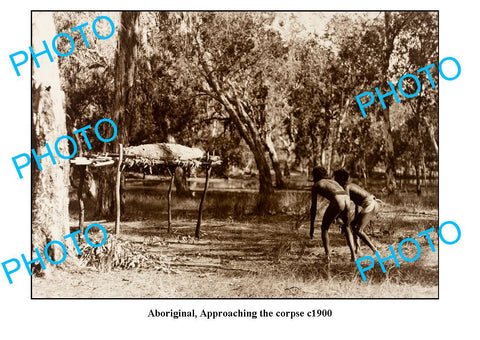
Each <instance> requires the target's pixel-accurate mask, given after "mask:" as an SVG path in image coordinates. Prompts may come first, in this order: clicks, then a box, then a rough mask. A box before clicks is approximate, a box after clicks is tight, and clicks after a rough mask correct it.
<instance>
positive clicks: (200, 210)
mask: <svg viewBox="0 0 480 340" xmlns="http://www.w3.org/2000/svg"><path fill="white" fill-rule="evenodd" d="M211 170H212V167H211V166H210V164H207V165H206V171H205V188H203V194H202V198H201V200H200V206H199V207H198V220H197V227H196V228H195V238H198V239H199V238H200V226H201V225H202V210H203V201H204V200H205V196H206V195H207V188H208V179H209V178H210V171H211Z"/></svg>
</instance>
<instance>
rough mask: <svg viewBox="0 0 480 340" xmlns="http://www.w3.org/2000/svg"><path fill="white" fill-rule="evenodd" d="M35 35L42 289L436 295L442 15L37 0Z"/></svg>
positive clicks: (34, 218)
mask: <svg viewBox="0 0 480 340" xmlns="http://www.w3.org/2000/svg"><path fill="white" fill-rule="evenodd" d="M442 32H443V31H442ZM31 38H32V40H31V44H32V45H31V48H30V50H29V49H28V48H26V49H25V51H20V52H17V53H13V52H14V51H12V53H13V54H11V55H10V60H11V63H12V65H13V69H12V72H15V73H16V76H17V77H29V74H28V72H30V69H31V76H32V78H31V114H32V117H31V149H32V152H31V154H30V151H29V150H28V149H26V150H25V151H26V152H28V153H20V152H19V153H18V155H16V154H12V156H11V159H12V160H13V165H14V168H15V169H14V174H15V176H17V178H16V180H18V181H20V180H22V178H23V177H25V176H27V175H28V176H30V174H31V198H32V200H31V212H32V215H31V223H32V224H31V254H29V253H28V252H29V251H27V250H26V249H25V251H26V253H25V254H26V255H27V257H28V258H30V256H28V255H31V260H30V261H27V260H26V259H25V258H24V259H23V262H24V263H22V264H21V265H22V266H24V265H25V267H26V268H22V269H21V270H22V271H24V272H25V273H23V274H22V275H27V274H26V272H27V270H28V271H31V272H29V274H31V284H32V286H31V298H32V299H65V298H68V299H105V298H112V299H139V298H148V299H157V298H161V299H438V298H439V256H440V255H439V254H440V250H439V243H441V241H440V239H442V241H443V238H442V235H441V234H440V235H439V232H438V226H439V84H440V81H442V82H444V80H448V81H450V80H453V79H455V74H456V71H455V70H457V71H458V72H457V77H458V75H459V74H460V65H459V63H458V61H457V59H455V58H453V57H446V56H448V55H449V54H446V55H442V57H445V58H444V59H440V58H439V11H436V10H435V11H379V10H377V11H375V10H371V11H363V12H360V11H184V12H180V11H172V12H167V11H122V12H119V11H102V12H95V11H39V10H33V11H32V12H31ZM22 52H23V53H22ZM453 56H455V55H453ZM455 65H456V66H457V69H456V68H455ZM452 67H453V71H452V72H449V71H450V70H451V68H452ZM447 69H448V72H447ZM12 74H14V73H12ZM14 76H15V75H14ZM443 84H444V83H442V85H443ZM448 85H450V84H448ZM442 123H443V121H442ZM442 126H443V125H442ZM442 150H443V144H442ZM8 161H9V162H10V159H9V160H8ZM9 167H11V168H13V166H12V165H11V162H10V165H9ZM15 170H16V171H15ZM12 179H13V178H12ZM442 209H443V205H442ZM439 236H440V237H439ZM444 243H445V241H444ZM442 246H443V244H442ZM442 250H443V248H442ZM4 263H5V262H4ZM14 264H15V263H13V262H12V263H10V264H8V268H9V270H10V271H9V272H8V270H7V269H6V267H5V266H6V265H4V270H5V271H6V273H7V274H6V275H7V278H8V280H9V281H10V283H12V282H13V284H14V283H15V280H17V278H18V277H20V274H19V273H15V270H14V269H13V267H14ZM18 265H19V266H20V261H18ZM17 270H20V269H17ZM17 275H18V276H17ZM154 312H155V310H154V309H153V312H152V313H153V314H154Z"/></svg>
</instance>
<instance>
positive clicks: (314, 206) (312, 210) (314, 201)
mask: <svg viewBox="0 0 480 340" xmlns="http://www.w3.org/2000/svg"><path fill="white" fill-rule="evenodd" d="M316 216H317V191H316V190H315V187H313V188H312V206H311V207H310V238H313V232H314V230H315V217H316Z"/></svg>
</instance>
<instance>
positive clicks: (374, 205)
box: [333, 169, 381, 255]
mask: <svg viewBox="0 0 480 340" xmlns="http://www.w3.org/2000/svg"><path fill="white" fill-rule="evenodd" d="M333 176H334V178H335V181H337V182H338V184H340V185H341V186H342V188H344V189H345V191H346V192H347V193H348V195H349V197H350V199H351V200H352V201H353V203H355V218H354V219H353V221H352V227H353V234H354V241H355V253H356V255H358V254H359V252H360V244H359V242H358V237H360V238H361V239H362V241H363V242H365V244H366V245H367V246H368V247H369V248H370V249H371V250H372V251H373V252H374V253H375V252H376V251H377V248H376V247H375V245H374V244H373V242H372V241H371V240H370V238H369V237H368V235H367V234H366V233H365V227H366V226H367V224H368V222H370V221H371V220H372V218H373V217H374V216H375V215H376V214H377V213H378V210H379V204H378V203H379V202H381V201H380V200H378V199H376V198H375V196H373V195H372V194H370V193H369V192H368V191H367V190H365V189H363V188H362V187H360V186H358V185H356V184H354V183H349V182H348V179H349V177H350V175H349V174H348V172H347V171H345V170H344V169H339V170H336V171H334V172H333ZM359 209H361V210H360V211H359Z"/></svg>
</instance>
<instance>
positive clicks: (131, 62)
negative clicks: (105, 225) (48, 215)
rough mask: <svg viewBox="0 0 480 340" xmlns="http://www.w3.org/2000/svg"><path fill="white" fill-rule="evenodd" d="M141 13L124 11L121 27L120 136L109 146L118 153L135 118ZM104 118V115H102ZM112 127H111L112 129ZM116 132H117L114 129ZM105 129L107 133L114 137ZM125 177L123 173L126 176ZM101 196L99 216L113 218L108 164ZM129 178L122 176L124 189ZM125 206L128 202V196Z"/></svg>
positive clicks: (101, 175)
mask: <svg viewBox="0 0 480 340" xmlns="http://www.w3.org/2000/svg"><path fill="white" fill-rule="evenodd" d="M139 15H140V13H138V12H122V15H121V19H120V25H119V28H118V41H117V51H116V54H115V98H114V103H113V121H114V122H115V124H116V125H117V128H118V135H117V138H116V139H115V142H114V144H109V145H108V146H107V147H109V148H111V149H112V148H113V147H114V148H115V149H114V150H113V149H112V150H111V151H115V152H118V145H119V144H120V143H121V144H123V146H124V147H125V146H128V145H129V136H128V131H129V130H130V124H131V117H130V116H129V115H128V113H127V112H128V111H127V108H128V102H129V98H130V90H131V88H132V87H133V83H134V76H135V62H136V59H137V50H138V41H139V40H138V33H139V32H138V31H139V28H138V18H139ZM101 118H104V117H101ZM109 129H110V128H109ZM111 133H113V132H111ZM110 135H111V134H109V133H108V132H105V134H104V136H110ZM122 176H123V175H122ZM97 178H98V197H97V215H98V216H101V217H104V218H111V217H112V216H113V211H114V195H113V193H114V188H115V174H114V171H113V168H111V167H108V168H104V169H102V170H100V171H99V172H98V176H97ZM124 182H125V181H124V180H123V178H122V181H121V183H122V185H121V191H122V192H123V189H124V185H123V183H124ZM121 197H122V206H123V205H125V202H124V195H123V194H122V195H121Z"/></svg>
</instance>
